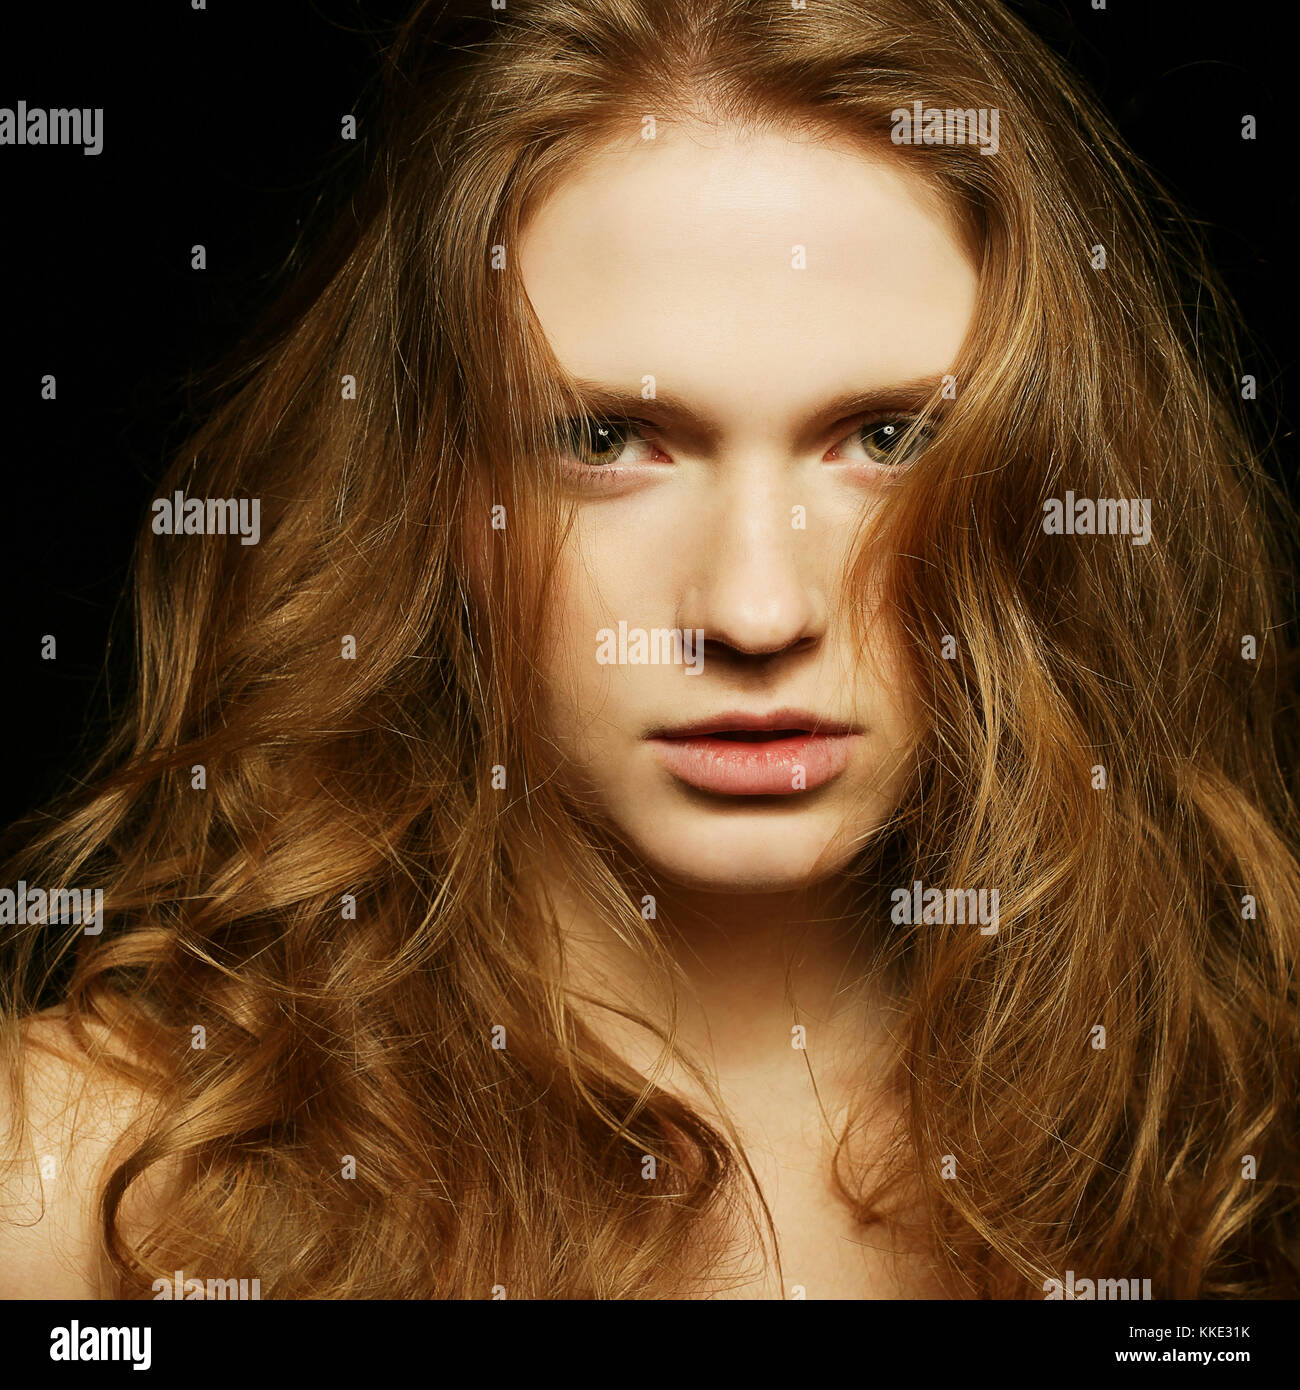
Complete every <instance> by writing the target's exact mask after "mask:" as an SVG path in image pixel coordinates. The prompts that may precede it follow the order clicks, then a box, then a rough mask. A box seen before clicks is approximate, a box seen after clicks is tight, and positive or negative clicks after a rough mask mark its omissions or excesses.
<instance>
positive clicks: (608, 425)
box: [560, 412, 934, 481]
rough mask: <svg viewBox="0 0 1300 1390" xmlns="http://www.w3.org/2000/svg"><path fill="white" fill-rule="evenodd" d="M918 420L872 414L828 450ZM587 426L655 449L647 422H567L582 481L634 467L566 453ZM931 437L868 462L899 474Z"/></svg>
mask: <svg viewBox="0 0 1300 1390" xmlns="http://www.w3.org/2000/svg"><path fill="white" fill-rule="evenodd" d="M920 420H921V417H920V416H919V415H908V414H906V413H888V412H877V413H876V414H875V415H872V416H869V417H868V418H867V419H865V420H863V421H862V422H861V423H860V424H859V425H858V426H857V427H856V428H854V429H852V430H850V431H849V433H848V434H846V435H845V436H844V437H843V438H841V439H840V440H838V441H837V442H836V443H835V444H834V445H832V446H831V449H832V451H833V450H835V449H838V448H840V447H841V446H842V445H844V444H845V443H848V442H850V441H858V440H861V439H862V437H863V436H864V435H866V434H867V433H868V432H869V431H878V430H880V429H881V428H882V427H883V426H886V425H889V426H897V427H899V430H898V435H897V438H898V439H899V440H903V439H906V438H907V435H908V432H909V431H910V430H911V429H912V427H913V426H914V425H916V424H917V423H918V422H919V421H920ZM587 426H595V427H596V428H597V429H601V430H606V429H612V430H614V431H623V432H625V436H626V437H625V438H624V440H623V441H622V443H623V447H624V448H626V447H627V442H628V440H629V439H631V438H637V437H639V438H640V439H641V440H642V441H643V442H644V443H646V444H648V445H650V447H651V448H652V449H657V448H658V446H657V445H656V444H654V442H653V440H652V439H651V438H650V437H649V436H651V435H653V434H654V432H655V427H654V425H653V424H651V423H650V422H649V421H647V420H615V419H603V418H597V417H594V416H574V417H572V418H570V419H568V420H566V421H565V422H564V424H563V426H562V429H561V445H560V455H561V458H562V460H563V462H564V464H565V465H566V466H567V467H568V468H569V470H570V471H573V472H577V473H580V474H581V475H582V477H583V479H584V480H593V481H594V480H596V479H611V478H615V477H618V476H619V475H620V473H622V472H623V471H624V470H626V468H628V467H631V466H637V465H628V464H619V463H611V464H591V463H583V462H581V461H578V460H575V459H574V457H573V455H572V453H571V452H569V450H570V449H572V447H573V446H572V445H571V444H570V445H569V446H567V447H566V445H565V443H564V442H563V441H564V439H565V438H568V439H570V440H574V439H577V438H579V436H580V432H581V431H582V430H583V428H584V427H587ZM933 435H934V432H933V430H932V429H931V428H929V427H927V426H925V425H922V426H921V428H920V429H919V430H917V432H916V435H915V437H914V438H913V441H912V443H911V445H910V446H909V448H908V451H907V454H905V455H904V456H903V457H902V458H901V459H899V460H898V461H897V462H895V461H893V460H889V459H870V462H871V463H873V464H874V465H875V466H876V467H878V468H882V469H886V470H890V471H892V470H894V469H898V470H899V471H901V470H902V468H903V467H905V466H906V465H908V464H910V463H912V462H914V461H915V459H916V457H917V455H919V454H920V453H921V451H922V450H923V449H925V447H926V446H927V445H928V444H929V442H930V440H931V439H932V438H933ZM862 448H863V451H864V452H867V446H866V444H865V442H863V444H862ZM850 461H852V460H850ZM641 462H644V460H642V461H641Z"/></svg>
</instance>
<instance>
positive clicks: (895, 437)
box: [831, 415, 933, 468]
mask: <svg viewBox="0 0 1300 1390" xmlns="http://www.w3.org/2000/svg"><path fill="white" fill-rule="evenodd" d="M932 438H933V431H932V430H930V429H929V428H928V427H927V426H925V425H922V424H921V423H920V417H919V416H915V415H898V416H888V417H885V418H877V419H875V420H865V421H864V422H863V423H862V424H861V425H859V426H858V428H857V429H856V430H854V431H853V433H852V434H851V435H848V436H847V437H846V438H844V439H842V440H840V442H839V443H838V444H836V445H835V447H834V448H833V449H832V450H831V453H832V454H833V455H836V456H838V457H839V458H841V459H843V460H844V461H845V462H850V463H852V462H861V461H863V459H865V460H866V461H867V462H869V463H874V464H877V465H880V466H883V467H887V468H898V467H900V466H901V465H903V464H907V463H912V462H913V461H914V460H915V459H916V458H917V456H918V455H919V454H920V453H921V452H922V451H923V450H924V448H925V446H926V445H927V444H928V443H929V442H930V440H931V439H932Z"/></svg>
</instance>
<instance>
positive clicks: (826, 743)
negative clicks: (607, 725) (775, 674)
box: [647, 710, 861, 796]
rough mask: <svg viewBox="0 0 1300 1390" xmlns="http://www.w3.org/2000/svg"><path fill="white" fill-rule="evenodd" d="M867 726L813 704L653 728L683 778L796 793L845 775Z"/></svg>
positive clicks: (705, 785) (745, 791)
mask: <svg viewBox="0 0 1300 1390" xmlns="http://www.w3.org/2000/svg"><path fill="white" fill-rule="evenodd" d="M860 736H861V731H860V730H859V729H857V728H856V727H855V726H853V725H850V724H844V723H840V722H839V721H837V720H830V719H823V718H821V717H820V716H818V715H814V714H810V713H808V712H807V711H806V710H777V711H775V712H773V713H771V714H753V713H746V712H744V711H735V712H730V713H726V714H721V715H717V716H716V717H710V718H708V719H703V720H696V721H694V722H693V723H687V724H680V725H676V726H674V727H671V728H663V729H656V730H655V731H654V732H653V733H651V734H649V735H647V740H648V742H650V743H651V744H652V745H653V747H654V749H655V752H656V754H657V755H658V757H659V759H660V761H661V762H662V763H663V765H664V766H665V767H666V768H667V769H668V771H669V772H671V773H672V774H673V776H674V777H676V778H678V779H679V780H680V781H682V782H685V783H686V784H687V785H688V786H692V787H695V788H697V789H698V790H700V791H706V792H715V793H718V794H720V795H723V796H794V795H798V794H799V793H800V792H802V791H812V790H814V789H815V788H817V787H821V786H824V785H825V784H826V783H827V782H829V781H831V780H832V779H833V778H835V777H838V776H839V775H840V773H841V772H843V771H844V769H845V767H846V766H847V765H848V761H849V757H850V756H851V754H852V751H853V744H854V740H855V739H857V738H859V737H860Z"/></svg>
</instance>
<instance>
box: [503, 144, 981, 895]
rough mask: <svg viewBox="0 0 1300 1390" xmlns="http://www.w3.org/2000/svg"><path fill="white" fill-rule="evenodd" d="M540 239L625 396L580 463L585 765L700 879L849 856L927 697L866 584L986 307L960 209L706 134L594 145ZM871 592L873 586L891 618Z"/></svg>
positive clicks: (564, 738)
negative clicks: (878, 529) (868, 524)
mask: <svg viewBox="0 0 1300 1390" xmlns="http://www.w3.org/2000/svg"><path fill="white" fill-rule="evenodd" d="M519 254H520V267H521V272H522V275H523V280H524V285H525V288H526V290H527V293H528V297H529V299H530V301H531V303H532V305H533V308H534V310H535V312H536V314H537V317H538V319H539V321H540V323H541V326H542V328H543V330H544V332H545V333H546V336H547V339H548V341H549V342H550V344H551V347H552V349H553V350H554V352H555V354H556V356H557V358H558V360H559V361H560V363H561V364H562V365H563V366H564V367H565V368H567V369H568V370H569V371H570V372H572V373H573V374H574V375H575V376H576V377H578V378H579V379H580V380H582V381H583V382H584V383H588V384H590V385H591V386H592V387H593V388H594V389H596V390H597V391H598V393H599V394H600V398H601V400H602V401H603V400H605V399H606V398H608V399H609V401H610V405H609V407H608V410H606V409H605V407H604V405H602V407H601V411H602V418H601V419H599V420H597V421H594V422H591V423H589V424H586V425H583V424H581V423H580V424H578V425H577V426H575V427H574V429H573V432H572V447H571V448H570V449H569V450H568V459H567V462H566V472H567V474H568V476H569V478H570V482H571V487H572V489H573V492H574V494H575V496H576V497H577V499H578V502H577V517H576V523H575V525H574V528H573V530H572V532H571V533H570V536H569V539H568V541H567V544H566V548H565V550H564V553H563V556H562V565H561V571H560V574H559V576H558V582H557V586H556V591H555V592H556V605H555V610H554V631H553V632H551V633H549V634H548V641H547V643H546V644H545V663H546V665H545V669H544V681H543V685H544V689H543V690H542V691H541V692H540V693H541V695H542V698H543V700H544V709H545V718H546V721H547V725H548V732H549V735H550V738H551V740H552V741H553V743H554V746H555V748H556V750H557V752H558V754H559V758H560V776H561V777H562V778H563V779H564V780H565V783H566V785H567V786H568V787H569V788H570V789H571V790H573V791H574V792H576V793H578V794H580V795H581V796H582V797H583V798H584V799H585V801H586V803H587V804H588V805H589V806H590V807H591V808H592V810H593V811H594V812H595V813H597V814H598V815H601V816H603V818H604V819H606V820H607V821H608V822H610V823H612V825H613V827H614V828H615V829H616V830H617V831H618V832H619V833H620V834H621V836H622V837H623V838H624V839H625V840H626V841H627V842H628V843H629V844H630V845H631V846H632V847H633V849H634V850H635V851H636V852H637V853H639V855H640V856H641V857H642V858H644V859H645V860H646V861H647V862H648V863H649V864H650V865H651V866H652V867H653V868H654V869H655V871H656V872H657V873H660V874H662V875H664V876H666V877H667V878H668V879H670V880H671V881H673V882H675V883H677V884H680V885H684V886H688V887H696V888H705V889H711V890H714V891H725V892H737V891H747V890H760V891H775V890H781V889H785V888H792V887H796V886H799V885H800V884H801V883H803V882H805V881H807V879H808V877H809V875H810V874H814V872H816V874H817V875H818V876H821V875H825V874H829V873H831V872H833V871H835V870H836V869H839V868H842V867H843V866H844V865H845V864H846V863H847V862H848V860H849V859H850V858H851V857H852V855H853V853H854V852H855V849H856V848H858V847H860V845H861V843H862V841H863V839H864V837H865V836H866V835H867V834H868V833H869V832H870V831H871V830H872V829H873V828H875V827H876V826H878V825H879V824H880V823H881V822H882V821H883V820H884V819H885V818H886V817H887V816H888V815H889V813H890V811H891V809H892V807H893V806H894V804H895V802H896V800H897V798H898V794H899V790H900V785H901V781H902V778H903V777H905V776H906V775H907V767H906V758H905V756H904V750H905V748H906V746H907V742H908V735H909V719H910V717H911V716H910V713H909V710H908V708H907V702H906V700H905V699H904V697H903V693H902V691H903V682H902V680H901V678H900V671H901V663H900V655H899V652H898V649H897V646H896V640H895V639H894V638H892V637H890V636H889V635H888V633H887V630H886V629H887V625H886V624H885V623H883V622H881V623H876V624H874V625H873V626H872V627H871V634H872V635H871V640H870V641H869V642H868V643H867V644H866V645H865V647H864V646H863V644H861V643H859V642H856V641H855V640H854V638H853V635H852V629H851V626H850V622H849V616H850V615H849V612H848V611H847V609H846V607H845V603H844V602H843V601H842V599H841V584H842V581H843V579H844V575H845V572H846V569H847V567H848V565H849V562H850V558H851V556H852V554H853V552H854V538H855V533H856V532H857V530H858V527H859V525H860V523H861V521H862V519H863V517H864V516H865V515H867V514H869V513H870V511H871V509H872V508H873V507H874V506H875V505H876V504H877V503H878V500H879V498H880V496H881V493H882V491H883V490H884V489H885V488H886V487H888V486H890V485H891V483H894V482H896V481H897V480H898V478H899V477H900V474H901V472H902V470H903V468H904V467H905V465H906V459H905V458H904V457H903V456H902V455H901V454H900V453H899V451H898V447H897V441H898V440H899V439H900V438H901V436H902V429H901V426H902V425H903V424H906V423H907V421H908V418H909V415H910V414H912V413H914V412H915V410H916V408H917V405H918V404H919V399H924V397H925V396H926V395H928V394H929V391H930V389H932V387H933V386H934V385H935V384H936V383H937V382H938V380H939V378H940V377H941V376H942V375H943V374H944V373H945V372H947V371H948V369H949V367H950V365H951V364H952V362H953V360H954V358H955V357H956V355H957V353H958V350H959V348H960V346H961V344H962V340H963V338H964V336H965V334H966V332H967V329H968V327H969V325H970V321H971V317H972V314H973V310H974V305H975V295H976V271H975V269H974V267H973V265H972V263H971V261H970V258H969V256H968V254H967V252H966V251H965V250H964V249H963V245H962V242H961V240H960V236H959V234H958V232H957V230H956V228H955V226H953V225H952V224H951V223H950V221H949V219H948V218H947V216H946V215H945V212H944V210H943V209H942V207H941V206H940V205H939V203H938V202H937V200H936V199H935V198H934V197H933V196H932V195H931V194H930V193H929V192H928V191H927V190H926V188H925V186H924V185H923V184H921V183H920V182H919V181H918V180H917V179H916V178H915V176H913V175H912V174H910V173H908V172H907V171H906V170H905V169H903V168H902V167H901V166H900V165H899V164H898V163H897V162H895V161H893V160H891V159H889V158H888V156H887V155H885V156H881V157H880V158H876V157H874V156H865V155H863V154H862V153H861V152H860V151H859V150H857V149H856V148H855V147H853V146H850V145H848V144H844V145H841V144H839V143H838V142H831V143H828V142H826V141H825V140H820V141H816V142H812V141H801V140H798V139H797V137H794V136H786V135H782V134H777V133H765V134H760V135H742V134H739V133H729V132H721V133H719V132H710V133H705V132H703V131H700V132H696V131H688V130H685V129H682V128H677V129H675V130H672V131H670V132H662V131H661V133H660V135H659V137H658V138H657V139H654V140H639V139H638V140H636V141H635V142H632V143H629V144H624V145H620V146H618V147H617V148H615V147H614V146H612V145H611V146H605V147H601V148H599V149H597V150H595V151H593V153H592V155H591V156H590V157H589V158H588V159H587V160H586V161H585V162H584V163H583V164H582V165H581V166H580V167H578V168H577V169H575V170H574V171H573V172H572V173H571V174H570V175H569V177H568V178H567V179H566V180H565V181H564V182H562V183H561V184H560V185H559V186H558V187H557V188H556V189H555V190H554V191H553V192H552V193H551V194H550V195H549V196H548V197H547V198H546V199H545V200H544V201H543V202H542V203H541V204H540V205H539V206H538V207H537V209H536V211H535V212H534V214H533V215H532V216H531V217H530V219H529V220H528V223H527V225H526V227H525V231H524V235H523V239H522V243H521V246H520V249H519ZM918 398H919V399H918ZM629 420H631V421H635V422H636V423H635V424H633V425H631V426H629V425H628V424H627V423H626V422H627V421H629ZM891 426H892V428H891ZM602 431H603V432H602ZM911 456H912V457H914V456H915V455H914V453H913V454H912V455H911ZM871 590H872V592H870V593H859V594H856V595H854V596H852V597H851V598H850V599H849V600H848V601H849V602H850V603H853V604H855V605H857V606H858V608H859V611H860V612H861V613H862V614H863V615H864V616H865V617H866V618H867V619H868V620H870V619H871V617H872V615H873V614H874V612H875V605H876V599H875V598H874V597H873V594H874V592H875V586H874V585H872V586H871Z"/></svg>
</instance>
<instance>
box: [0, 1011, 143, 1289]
mask: <svg viewBox="0 0 1300 1390" xmlns="http://www.w3.org/2000/svg"><path fill="white" fill-rule="evenodd" d="M15 1028H16V1030H17V1035H16V1036H15V1037H13V1038H11V1039H9V1040H8V1042H9V1047H10V1048H11V1049H14V1050H16V1054H17V1084H16V1094H15V1088H11V1086H10V1084H9V1082H8V1079H7V1078H5V1077H3V1076H0V1298H93V1297H96V1296H97V1295H99V1294H100V1293H101V1292H102V1286H101V1275H102V1263H101V1240H100V1235H99V1220H98V1213H97V1209H96V1204H97V1199H98V1194H99V1189H100V1185H101V1183H102V1181H103V1179H104V1178H105V1177H106V1176H107V1173H108V1169H109V1167H110V1166H111V1165H112V1164H115V1163H116V1162H118V1161H119V1160H120V1158H121V1157H123V1156H124V1155H125V1153H126V1152H127V1151H129V1149H130V1147H131V1146H132V1144H133V1143H135V1142H137V1140H138V1138H139V1137H140V1135H142V1134H143V1133H144V1131H145V1130H146V1129H147V1127H148V1123H149V1120H150V1118H151V1117H152V1116H153V1114H154V1113H155V1110H156V1105H157V1102H156V1099H155V1097H154V1096H153V1095H152V1094H151V1093H150V1092H149V1091H148V1090H147V1089H145V1088H143V1087H140V1086H135V1085H132V1084H131V1083H130V1082H129V1081H127V1080H126V1079H125V1078H123V1077H122V1076H121V1075H120V1074H119V1073H118V1072H116V1071H115V1070H113V1069H112V1067H111V1066H110V1065H109V1064H108V1063H106V1062H105V1061H104V1060H103V1058H102V1056H100V1055H98V1053H99V1047H97V1048H96V1049H95V1052H94V1053H93V1054H90V1055H88V1054H87V1052H86V1051H85V1049H83V1048H82V1047H81V1046H80V1045H79V1043H78V1041H77V1039H76V1037H75V1036H74V1034H73V1032H72V1030H71V1028H70V1027H69V1024H68V1022H67V1019H66V1016H65V1015H64V1013H63V1012H62V1010H58V1009H55V1010H50V1011H47V1012H45V1013H42V1014H37V1015H34V1016H33V1017H31V1018H28V1019H24V1020H21V1021H20V1022H19V1023H18V1024H17V1025H15ZM92 1036H94V1037H95V1041H96V1042H97V1043H98V1044H100V1045H101V1046H104V1047H105V1049H106V1050H109V1051H111V1050H112V1049H111V1048H109V1047H108V1046H107V1044H108V1040H107V1039H105V1038H104V1037H103V1036H102V1035H94V1034H92ZM13 1055H14V1052H13V1051H10V1052H9V1054H8V1057H12V1056H13ZM8 1057H6V1059H5V1060H6V1062H7V1061H8ZM155 1188H156V1185H153V1184H151V1185H150V1187H149V1188H146V1189H145V1191H143V1192H141V1193H140V1194H136V1193H135V1191H134V1189H133V1193H132V1197H133V1200H132V1203H131V1206H130V1207H128V1208H125V1210H124V1217H125V1218H127V1219H132V1218H134V1219H143V1218H144V1217H145V1215H146V1211H145V1208H146V1207H147V1205H148V1201H149V1196H150V1194H151V1193H152V1194H153V1195H155V1196H156V1195H157V1192H156V1191H155Z"/></svg>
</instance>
